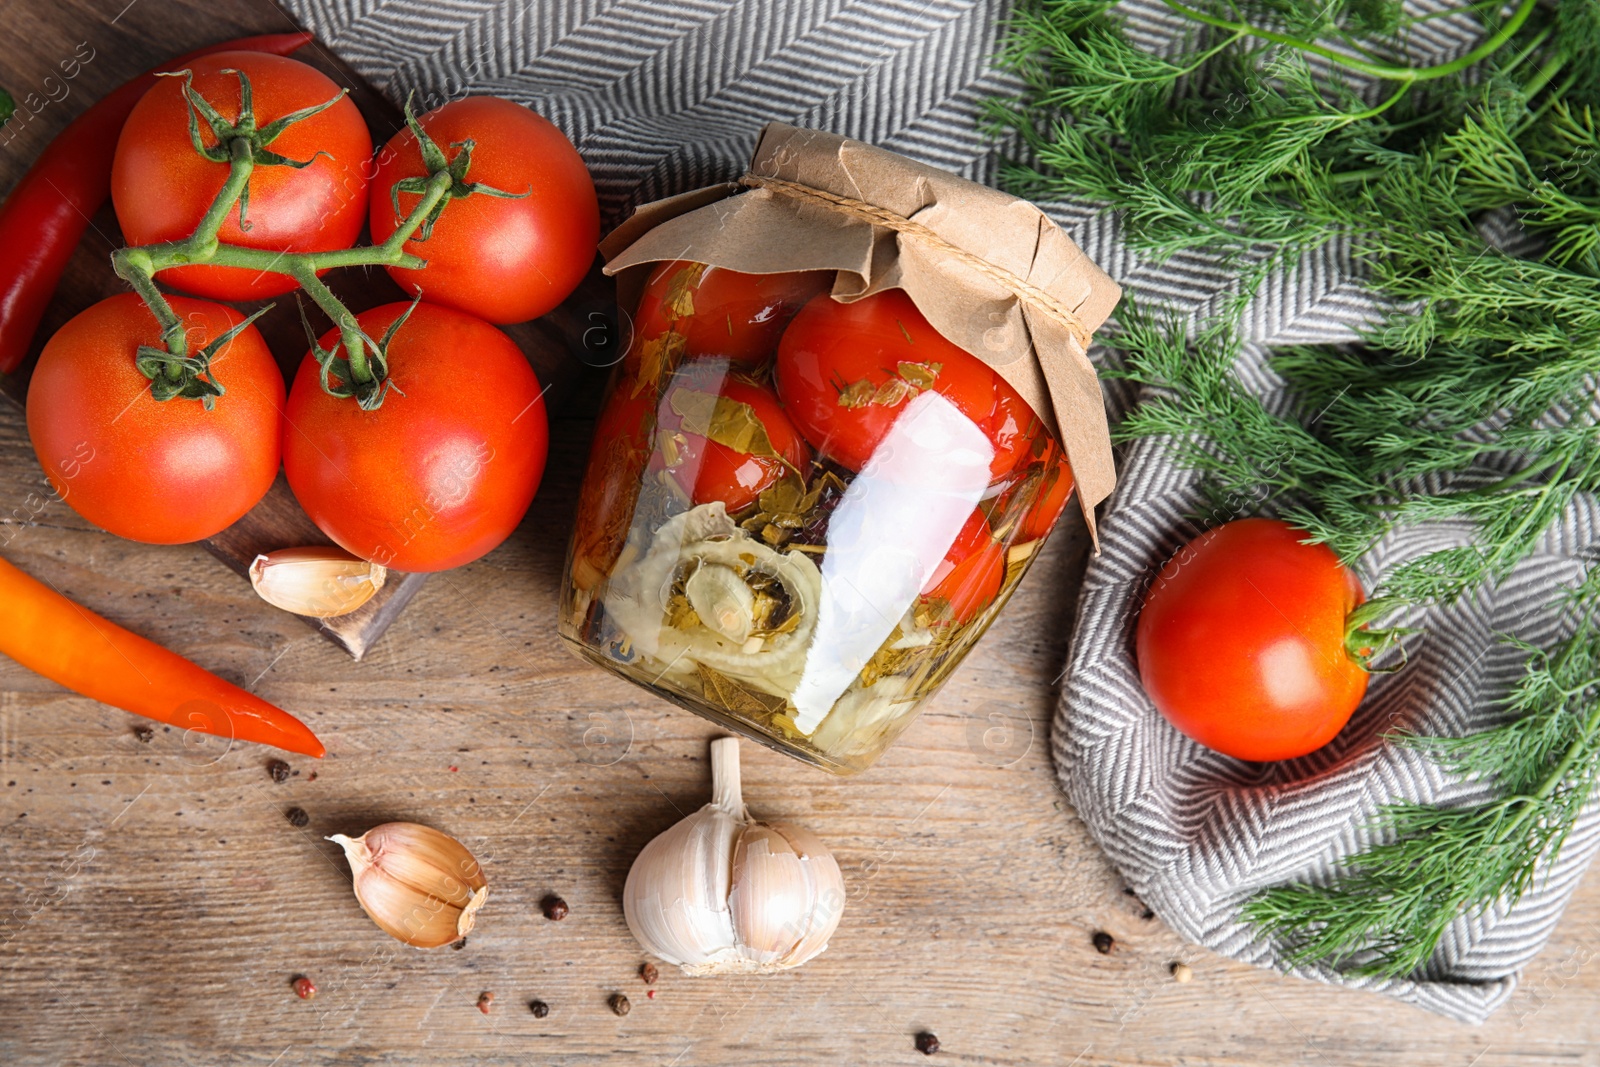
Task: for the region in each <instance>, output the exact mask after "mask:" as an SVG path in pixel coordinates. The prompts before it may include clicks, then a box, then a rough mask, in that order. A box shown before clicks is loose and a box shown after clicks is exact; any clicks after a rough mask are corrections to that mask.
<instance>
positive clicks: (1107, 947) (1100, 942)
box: [1094, 930, 1117, 956]
mask: <svg viewBox="0 0 1600 1067" xmlns="http://www.w3.org/2000/svg"><path fill="white" fill-rule="evenodd" d="M1116 947H1117V939H1116V938H1114V937H1112V936H1111V935H1110V934H1108V933H1106V932H1105V931H1104V930H1096V931H1095V932H1094V950H1095V951H1096V952H1098V953H1100V955H1102V956H1109V955H1111V950H1112V949H1114V948H1116Z"/></svg>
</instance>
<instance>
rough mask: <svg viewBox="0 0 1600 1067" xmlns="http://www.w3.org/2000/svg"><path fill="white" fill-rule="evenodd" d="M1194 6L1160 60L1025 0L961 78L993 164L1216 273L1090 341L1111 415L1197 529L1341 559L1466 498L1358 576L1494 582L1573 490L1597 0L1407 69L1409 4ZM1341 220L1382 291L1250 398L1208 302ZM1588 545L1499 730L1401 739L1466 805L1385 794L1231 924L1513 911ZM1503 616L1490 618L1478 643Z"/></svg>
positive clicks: (1563, 809)
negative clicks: (987, 85)
mask: <svg viewBox="0 0 1600 1067" xmlns="http://www.w3.org/2000/svg"><path fill="white" fill-rule="evenodd" d="M1164 2H1165V3H1166V4H1167V6H1168V7H1170V8H1172V9H1173V11H1174V12H1176V13H1177V14H1178V15H1180V16H1182V17H1183V18H1184V19H1187V20H1188V21H1189V22H1190V23H1191V24H1192V25H1191V27H1190V30H1189V32H1187V33H1182V34H1180V35H1179V36H1178V37H1177V39H1176V40H1175V41H1174V43H1173V46H1172V47H1171V48H1170V49H1168V50H1166V51H1164V52H1163V53H1162V54H1161V55H1154V54H1151V53H1149V52H1147V51H1145V50H1144V49H1143V48H1142V47H1140V46H1139V45H1138V44H1137V43H1135V42H1134V41H1133V40H1132V39H1131V38H1130V36H1129V35H1128V34H1127V32H1126V30H1125V28H1124V26H1123V22H1122V19H1121V16H1120V15H1119V14H1118V12H1117V11H1116V10H1115V4H1114V3H1112V2H1109V0H1024V2H1023V5H1022V7H1021V8H1020V10H1019V12H1018V15H1017V18H1016V21H1015V22H1014V23H1013V25H1012V27H1011V29H1010V31H1009V33H1008V36H1007V38H1006V41H1005V45H1004V51H1003V54H1002V56H1001V60H1002V63H1003V64H1004V65H1006V66H1008V67H1009V68H1010V69H1012V70H1014V71H1015V72H1017V74H1019V75H1020V78H1021V83H1022V86H1023V88H1022V91H1021V92H1020V93H1018V94H1017V95H1015V96H1013V97H1010V98H1005V99H1000V100H995V101H991V102H990V104H989V110H988V117H989V120H990V123H991V126H992V128H993V129H994V130H995V131H996V132H1001V133H1011V134H1015V135H1018V138H1017V139H1018V141H1020V143H1021V145H1022V146H1023V147H1024V149H1025V153H1026V158H1025V159H1024V160H1022V161H1017V162H1013V163H1011V164H1009V165H1008V166H1007V167H1006V168H1005V169H1004V171H1003V181H1004V182H1005V183H1006V184H1007V185H1008V187H1009V188H1011V189H1012V191H1014V192H1018V193H1020V194H1022V195H1028V196H1033V197H1036V198H1051V199H1070V200H1077V201H1080V202H1081V201H1089V202H1091V203H1098V204H1100V205H1103V206H1104V207H1105V208H1107V209H1108V210H1115V211H1116V212H1118V213H1119V215H1120V217H1121V220H1122V222H1123V230H1124V232H1125V233H1126V234H1127V236H1128V239H1129V241H1130V244H1131V245H1132V246H1133V247H1134V248H1135V249H1136V250H1139V251H1141V252H1143V253H1144V254H1146V255H1147V256H1149V257H1151V258H1152V259H1154V260H1156V261H1158V262H1159V261H1160V260H1162V259H1164V258H1165V257H1169V256H1171V255H1174V254H1176V253H1179V252H1184V251H1189V250H1201V251H1204V252H1206V253H1207V254H1209V255H1213V256H1216V257H1220V258H1221V259H1222V260H1223V261H1224V262H1227V263H1231V264H1233V265H1235V266H1236V268H1237V273H1238V279H1237V283H1236V286H1235V289H1234V293H1233V295H1232V296H1231V297H1230V298H1229V299H1228V300H1227V302H1226V303H1225V305H1224V309H1223V312H1222V314H1220V315H1219V316H1217V317H1216V318H1214V319H1213V321H1212V322H1210V323H1208V324H1206V325H1205V326H1204V328H1203V329H1202V330H1201V331H1200V333H1199V334H1198V336H1195V337H1189V336H1187V333H1186V331H1185V330H1184V329H1183V328H1182V327H1181V326H1179V325H1178V324H1177V323H1176V322H1175V321H1170V320H1164V319H1160V318H1158V317H1155V316H1152V315H1150V314H1149V313H1147V312H1146V310H1145V309H1143V308H1141V307H1140V306H1139V305H1138V304H1137V302H1135V301H1131V300H1130V301H1128V302H1126V303H1125V304H1124V306H1123V307H1122V308H1121V309H1119V312H1118V318H1117V323H1118V329H1117V330H1116V331H1115V332H1114V333H1112V334H1110V335H1109V336H1108V337H1107V338H1105V340H1106V343H1107V344H1108V345H1109V346H1110V347H1111V348H1113V349H1119V350H1120V351H1121V357H1122V358H1121V360H1120V361H1119V362H1118V364H1117V367H1116V369H1114V370H1111V371H1107V372H1106V373H1107V376H1120V377H1124V378H1127V379H1130V380H1132V381H1134V382H1137V383H1139V384H1140V385H1141V386H1143V389H1142V390H1141V400H1140V403H1139V404H1138V406H1137V407H1136V408H1135V409H1134V410H1133V411H1132V412H1131V413H1130V414H1129V415H1128V416H1127V417H1126V418H1125V420H1124V421H1123V422H1122V424H1121V425H1120V426H1119V427H1118V428H1117V430H1116V434H1117V436H1118V438H1119V439H1121V440H1128V439H1132V438H1139V437H1147V436H1159V437H1162V438H1164V439H1166V440H1168V441H1169V442H1170V443H1171V446H1172V447H1173V449H1174V450H1175V454H1176V456H1177V458H1178V459H1179V461H1180V462H1181V463H1183V464H1185V465H1187V466H1189V467H1191V468H1193V469H1196V470H1198V471H1200V472H1202V474H1203V476H1204V477H1203V481H1202V484H1203V486H1204V487H1205V490H1206V492H1207V494H1208V496H1209V498H1210V503H1211V504H1213V505H1214V506H1213V508H1212V510H1211V511H1210V514H1209V515H1208V516H1200V518H1201V520H1202V521H1206V520H1207V519H1209V520H1212V521H1215V520H1216V519H1217V518H1218V517H1221V518H1223V519H1226V518H1232V517H1235V516H1237V515H1243V514H1252V513H1257V512H1263V511H1264V512H1267V513H1270V514H1275V515H1277V516H1279V517H1281V518H1283V519H1285V520H1286V521H1288V522H1290V523H1293V524H1294V525H1296V526H1298V527H1300V528H1302V529H1304V530H1305V531H1307V533H1308V535H1309V537H1310V539H1311V540H1314V541H1319V542H1323V543H1326V544H1328V545H1329V546H1330V547H1331V548H1332V549H1333V550H1334V551H1335V552H1336V553H1337V554H1338V555H1339V556H1340V557H1341V558H1342V559H1343V560H1345V561H1346V562H1347V563H1354V562H1356V561H1357V560H1358V559H1360V557H1362V556H1363V555H1365V554H1366V553H1367V552H1368V550H1369V549H1371V548H1372V546H1373V545H1374V544H1375V543H1376V542H1377V541H1378V540H1379V539H1380V538H1382V537H1383V536H1385V535H1386V534H1388V533H1389V532H1390V531H1391V530H1393V529H1395V528H1397V527H1402V526H1407V525H1412V524H1416V523H1422V522H1429V521H1438V520H1447V519H1455V520H1466V521H1468V522H1469V523H1470V525H1471V528H1472V529H1473V530H1474V536H1473V538H1472V540H1471V542H1470V543H1468V544H1465V545H1460V546H1458V547H1454V548H1450V549H1446V550H1442V551H1436V552H1432V553H1429V554H1427V555H1425V556H1422V557H1421V558H1419V559H1416V560H1413V561H1410V562H1408V563H1406V564H1403V565H1401V566H1399V567H1396V568H1394V569H1392V570H1390V571H1389V572H1388V573H1386V574H1384V575H1382V576H1381V586H1382V590H1383V592H1384V594H1385V596H1386V598H1394V599H1395V600H1400V601H1411V602H1417V603H1421V602H1430V601H1433V602H1438V601H1448V600H1452V599H1454V598H1457V597H1459V596H1461V595H1462V594H1463V593H1465V592H1467V591H1469V590H1473V589H1476V588H1480V587H1482V586H1483V585H1485V584H1492V583H1495V582H1498V581H1499V580H1501V579H1503V578H1504V577H1505V576H1506V575H1508V574H1509V573H1510V571H1511V569H1512V568H1513V567H1514V566H1515V565H1516V564H1517V563H1518V562H1519V561H1520V560H1522V559H1523V558H1524V557H1525V556H1526V554H1527V552H1528V551H1529V550H1530V548H1531V547H1532V546H1533V545H1534V544H1536V543H1537V540H1538V536H1539V534H1540V533H1541V532H1543V531H1544V530H1545V529H1546V528H1547V527H1548V526H1549V525H1550V524H1551V523H1552V522H1554V521H1555V520H1556V519H1557V518H1558V517H1559V516H1560V515H1561V514H1563V513H1564V512H1565V511H1566V510H1567V508H1568V506H1569V505H1570V503H1571V502H1572V500H1573V498H1574V496H1575V495H1576V494H1579V493H1600V425H1597V420H1596V416H1595V410H1596V407H1595V405H1596V403H1597V400H1596V397H1595V391H1596V383H1597V382H1600V118H1597V112H1600V0H1558V2H1556V3H1555V4H1553V5H1549V6H1539V5H1538V4H1536V3H1535V2H1534V0H1518V3H1517V4H1516V6H1515V7H1514V8H1513V9H1510V10H1506V9H1505V8H1504V6H1503V5H1502V4H1501V3H1499V2H1498V0H1494V2H1488V3H1472V4H1469V5H1467V6H1464V7H1461V8H1458V9H1456V10H1455V11H1453V12H1445V13H1444V14H1454V15H1462V14H1470V15H1471V16H1473V17H1475V18H1476V19H1477V20H1478V21H1479V24H1480V25H1481V28H1482V38H1481V41H1480V43H1479V44H1478V45H1477V46H1476V47H1474V48H1471V49H1469V50H1468V51H1467V52H1466V53H1465V54H1463V55H1462V56H1460V57H1458V58H1455V59H1451V60H1448V61H1445V62H1441V63H1437V64H1433V65H1429V66H1407V65H1405V64H1404V62H1402V61H1401V60H1399V59H1397V58H1395V57H1400V56H1404V55H1405V53H1406V47H1405V46H1406V42H1407V39H1408V33H1409V31H1410V29H1411V28H1412V27H1414V26H1415V25H1416V24H1417V23H1418V22H1419V21H1421V20H1422V19H1425V18H1431V17H1434V16H1433V15H1412V14H1408V13H1407V12H1406V10H1405V9H1404V8H1403V7H1402V6H1401V5H1400V4H1399V3H1397V2H1391V0H1342V2H1339V0H1336V2H1335V3H1333V4H1331V5H1328V4H1325V3H1319V2H1317V0H1235V2H1230V3H1223V2H1222V0H1164ZM1334 239H1339V240H1342V241H1344V242H1346V244H1347V245H1348V247H1350V248H1351V249H1352V251H1353V253H1354V256H1355V259H1356V262H1357V263H1358V264H1359V265H1360V267H1361V269H1362V272H1363V273H1364V275H1365V277H1366V278H1367V280H1368V281H1369V283H1370V285H1371V287H1372V289H1373V291H1374V293H1375V295H1376V296H1377V297H1378V299H1379V301H1380V305H1381V307H1382V308H1383V309H1385V310H1384V312H1383V314H1382V316H1381V321H1379V322H1378V323H1377V324H1376V325H1374V326H1373V327H1371V328H1370V329H1368V330H1367V331H1365V333H1364V334H1363V335H1362V337H1361V338H1360V340H1359V342H1357V343H1353V344H1345V345H1302V346H1294V347H1290V348H1286V349H1282V350H1279V351H1277V352H1275V353H1272V354H1271V355H1270V356H1269V357H1268V359H1269V365H1270V366H1271V368H1272V369H1273V370H1274V371H1276V372H1277V373H1278V374H1279V375H1281V376H1282V378H1283V380H1284V381H1285V382H1286V384H1287V385H1288V397H1287V400H1286V401H1284V402H1283V403H1282V405H1281V406H1280V405H1279V404H1278V403H1277V402H1275V403H1274V406H1273V407H1272V408H1271V409H1270V410H1269V408H1268V407H1267V406H1266V405H1265V404H1263V403H1262V401H1261V400H1260V399H1259V398H1258V397H1257V396H1255V395H1254V394H1253V393H1251V392H1250V390H1248V389H1246V388H1245V387H1244V386H1243V384H1242V383H1241V382H1240V380H1239V378H1238V377H1237V375H1236V373H1235V371H1234V368H1235V366H1236V364H1237V363H1238V362H1239V359H1240V357H1241V354H1242V350H1241V346H1240V343H1239V341H1238V339H1237V330H1236V327H1237V322H1238V317H1239V315H1240V314H1241V312H1242V311H1243V309H1244V307H1245V306H1246V304H1247V303H1248V301H1249V299H1250V298H1251V296H1252V295H1253V293H1254V291H1255V289H1256V288H1257V287H1258V286H1259V284H1260V283H1261V281H1262V280H1263V279H1264V278H1265V276H1266V275H1267V273H1268V272H1270V271H1272V270H1275V269H1280V268H1284V267H1286V266H1289V265H1292V264H1293V263H1294V262H1295V261H1296V260H1297V259H1298V258H1299V257H1300V256H1302V255H1304V254H1305V253H1306V252H1308V251H1311V250H1313V249H1316V248H1318V247H1321V246H1322V245H1323V244H1325V243H1327V242H1329V241H1331V240H1334ZM1597 595H1600V567H1596V568H1593V569H1592V570H1591V571H1590V574H1589V576H1588V578H1587V579H1586V580H1585V582H1584V583H1583V585H1582V588H1581V589H1579V590H1578V593H1577V595H1576V596H1575V597H1574V600H1573V605H1572V610H1573V611H1576V612H1578V613H1579V614H1580V618H1579V620H1578V622H1577V626H1576V631H1575V633H1574V636H1573V637H1572V638H1571V639H1570V640H1568V641H1566V642H1564V643H1562V644H1561V645H1560V646H1559V647H1558V648H1556V649H1553V650H1548V651H1546V650H1541V649H1537V648H1534V647H1532V646H1529V645H1526V644H1524V645H1521V646H1520V647H1521V648H1522V649H1523V650H1524V651H1525V652H1526V653H1527V659H1526V670H1525V673H1524V675H1523V677H1522V679H1521V681H1520V683H1519V684H1518V685H1517V687H1516V689H1515V690H1514V692H1513V693H1512V694H1511V695H1510V697H1509V698H1508V699H1507V700H1506V701H1505V703H1504V707H1503V709H1502V710H1503V712H1504V719H1503V721H1502V723H1501V724H1500V725H1498V726H1496V727H1493V728H1492V729H1489V730H1487V731H1483V732H1481V733H1477V734H1473V735H1471V736H1468V737H1463V738H1420V737H1405V738H1401V739H1400V740H1401V741H1402V742H1403V743H1405V744H1409V745H1412V746H1415V747H1417V748H1419V749H1421V750H1422V751H1424V752H1426V753H1427V754H1428V755H1429V756H1430V757H1432V758H1433V759H1435V760H1437V761H1438V762H1439V763H1440V764H1441V765H1442V766H1444V767H1446V768H1447V769H1449V770H1450V771H1452V772H1454V773H1456V774H1459V775H1463V776H1467V777H1470V778H1475V779H1479V780H1482V781H1484V782H1486V783H1489V784H1490V785H1492V786H1493V788H1494V790H1495V795H1494V797H1493V799H1490V800H1486V801H1484V802H1482V803H1475V804H1470V805H1466V806H1462V807H1457V808H1440V807H1435V806H1432V805H1424V804H1401V805H1391V806H1388V807H1386V808H1384V809H1383V812H1382V815H1381V817H1380V819H1379V822H1378V825H1377V830H1378V831H1379V834H1380V838H1381V843H1379V844H1378V845H1375V846H1373V847H1371V848H1369V849H1368V850H1366V851H1365V852H1363V853H1361V854H1359V855H1357V856H1354V857H1351V858H1349V859H1348V860H1346V861H1345V864H1344V868H1343V872H1342V873H1341V874H1340V875H1338V876H1337V877H1336V878H1335V879H1334V880H1332V881H1331V882H1329V883H1327V884H1325V885H1318V886H1311V885H1290V886H1283V887H1278V888H1274V889H1271V890H1268V891H1266V892H1264V893H1263V894H1260V895H1258V896H1256V897H1255V898H1253V899H1252V900H1250V901H1249V902H1247V904H1246V905H1245V907H1244V916H1245V917H1246V918H1247V919H1248V920H1249V921H1251V922H1253V923H1255V924H1257V925H1258V926H1259V927H1260V928H1261V929H1262V930H1263V931H1265V932H1266V933H1268V934H1269V935H1272V936H1274V937H1275V938H1277V939H1278V940H1280V941H1281V942H1282V943H1283V944H1284V945H1285V946H1286V947H1287V948H1288V950H1289V951H1290V952H1291V954H1292V957H1293V958H1294V959H1296V960H1298V961H1301V962H1310V961H1322V962H1327V963H1330V964H1332V965H1333V966H1336V967H1339V968H1342V969H1345V970H1347V971H1350V972H1354V973H1366V974H1380V975H1391V976H1393V975H1406V974H1414V973H1417V972H1419V971H1421V970H1423V969H1424V968H1425V967H1426V965H1427V964H1428V963H1429V962H1430V961H1431V960H1432V959H1433V957H1434V955H1435V953H1436V951H1437V949H1438V946H1439V943H1440V941H1441V939H1442V938H1443V936H1444V935H1445V933H1446V932H1447V931H1448V930H1449V929H1450V927H1451V924H1452V923H1454V922H1456V921H1457V920H1458V919H1459V918H1460V917H1461V916H1463V915H1478V914H1483V913H1485V912H1486V911H1487V910H1489V909H1491V908H1494V907H1497V906H1501V905H1509V904H1511V903H1514V902H1515V901H1516V900H1517V899H1518V898H1519V897H1520V896H1521V895H1522V894H1523V893H1524V892H1526V891H1527V889H1528V888H1529V887H1530V886H1531V885H1533V884H1534V881H1535V879H1536V877H1537V875H1538V871H1539V870H1540V869H1541V865H1542V864H1543V863H1545V862H1547V861H1548V860H1549V858H1550V857H1551V856H1553V855H1554V854H1555V853H1556V852H1557V851H1558V850H1559V849H1560V847H1561V845H1562V843H1563V842H1564V841H1565V839H1566V836H1567V834H1568V833H1569V831H1570V830H1571V828H1572V826H1573V825H1574V823H1575V821H1576V819H1577V817H1578V815H1579V813H1580V811H1581V810H1582V809H1583V808H1584V806H1585V804H1586V803H1587V802H1588V801H1589V799H1590V797H1591V795H1592V793H1593V790H1594V783H1595V780H1596V776H1597V775H1600V619H1597V618H1596V615H1595V607H1594V605H1595V602H1596V600H1595V598H1596V596H1597ZM1508 640H1509V639H1508Z"/></svg>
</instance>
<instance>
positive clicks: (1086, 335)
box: [739, 174, 1094, 352]
mask: <svg viewBox="0 0 1600 1067" xmlns="http://www.w3.org/2000/svg"><path fill="white" fill-rule="evenodd" d="M739 182H740V184H742V185H746V186H749V187H750V188H752V189H771V190H772V191H773V192H775V193H780V194H782V195H784V196H787V197H791V198H793V199H795V200H800V201H805V202H810V203H814V204H821V205H823V206H824V207H827V208H830V209H832V210H834V211H840V212H843V213H844V214H846V215H849V216H851V217H852V218H856V219H860V220H861V221H862V222H868V223H871V224H872V225H874V226H882V227H884V228H885V229H889V230H893V231H895V232H896V233H903V234H905V235H907V236H909V237H913V238H915V239H916V240H918V241H921V242H923V243H924V244H927V245H929V246H931V247H933V248H935V249H937V250H938V251H939V252H942V253H944V254H946V255H948V256H950V257H951V258H952V259H956V260H958V261H960V262H961V263H964V264H965V265H967V266H968V267H971V268H972V269H973V270H975V271H977V272H978V273H979V274H982V275H983V276H984V277H986V278H988V279H990V280H991V281H995V282H998V283H1000V285H1002V286H1004V287H1005V288H1006V289H1008V290H1010V292H1011V293H1012V294H1013V295H1015V296H1016V297H1017V298H1018V299H1019V300H1023V301H1026V302H1027V303H1029V304H1031V305H1033V306H1034V307H1036V308H1038V309H1039V310H1040V311H1043V312H1045V313H1046V314H1048V315H1049V316H1050V317H1051V318H1053V319H1055V320H1056V321H1057V322H1059V323H1061V325H1063V326H1065V327H1066V328H1067V332H1068V333H1070V334H1071V335H1072V339H1073V340H1074V341H1077V342H1078V347H1079V349H1080V350H1081V351H1084V352H1087V351H1088V349H1089V342H1090V340H1091V339H1092V338H1093V336H1094V331H1092V330H1090V329H1089V328H1088V327H1087V326H1085V325H1084V322H1083V320H1082V319H1080V318H1079V317H1078V315H1077V312H1075V311H1074V310H1073V309H1072V308H1069V307H1068V306H1067V305H1066V304H1064V303H1062V302H1061V300H1060V299H1058V298H1057V297H1055V296H1053V295H1052V294H1050V293H1048V292H1046V291H1045V290H1043V289H1041V288H1039V287H1038V286H1037V285H1034V284H1033V283H1032V282H1030V281H1028V280H1027V279H1026V278H1022V277H1019V276H1018V275H1016V274H1013V273H1012V272H1011V271H1009V270H1006V269H1005V268H1004V267H999V266H996V265H995V264H993V263H991V262H989V261H988V260H987V259H984V258H983V257H982V256H979V255H975V254H973V253H972V252H968V251H967V250H966V249H965V248H962V247H960V246H959V245H954V244H951V243H950V242H949V241H947V240H945V239H944V238H943V237H941V236H939V235H938V234H937V233H935V232H934V231H933V230H931V229H929V228H928V227H926V226H924V225H923V224H922V223H920V222H917V221H916V220H914V219H908V218H906V217H905V216H904V215H900V214H896V213H895V212H893V211H890V210H889V209H888V208H883V207H879V206H877V205H876V204H869V203H867V202H866V201H865V200H857V199H855V198H853V197H848V196H841V195H839V194H838V193H830V192H828V191H827V190H825V189H817V188H814V187H812V186H809V185H803V184H801V183H800V182H792V181H787V180H785V179H783V178H766V177H761V176H760V175H756V174H746V175H745V176H744V177H742V178H740V179H739Z"/></svg>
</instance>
